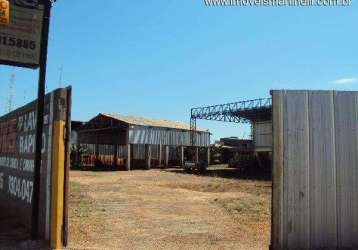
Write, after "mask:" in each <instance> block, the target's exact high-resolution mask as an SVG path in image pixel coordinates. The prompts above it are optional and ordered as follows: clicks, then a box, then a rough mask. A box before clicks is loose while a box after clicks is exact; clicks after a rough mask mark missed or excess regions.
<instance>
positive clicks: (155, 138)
mask: <svg viewBox="0 0 358 250" xmlns="http://www.w3.org/2000/svg"><path fill="white" fill-rule="evenodd" d="M129 143H130V144H154V145H159V144H161V145H171V146H181V145H183V146H191V142H190V131H183V130H178V129H166V128H154V127H153V128H150V127H144V126H130V128H129ZM197 146H199V147H208V146H210V133H209V132H198V133H197Z"/></svg>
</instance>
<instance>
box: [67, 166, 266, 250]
mask: <svg viewBox="0 0 358 250" xmlns="http://www.w3.org/2000/svg"><path fill="white" fill-rule="evenodd" d="M70 178H71V197H70V246H69V249H268V247H269V241H270V240H269V239H270V207H271V205H270V202H271V201H270V199H271V198H270V197H271V182H270V181H268V180H253V179H251V180H250V179H245V178H243V177H241V176H240V175H239V174H238V172H237V170H235V169H228V168H224V167H220V168H211V169H210V170H209V171H208V172H207V173H205V174H203V175H201V174H195V173H194V174H186V173H184V172H183V171H182V170H181V169H168V170H159V169H157V170H150V171H144V170H136V171H131V172H92V171H86V172H85V171H72V172H71V176H70Z"/></svg>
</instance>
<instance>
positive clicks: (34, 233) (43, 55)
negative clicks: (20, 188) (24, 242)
mask: <svg viewBox="0 0 358 250" xmlns="http://www.w3.org/2000/svg"><path fill="white" fill-rule="evenodd" d="M51 5H52V2H51V0H45V1H44V8H45V9H44V16H43V26H42V33H41V52H40V72H39V87H38V99H37V121H36V150H35V169H34V190H33V197H32V228H31V237H32V240H37V239H38V238H39V237H38V231H39V225H38V218H39V200H40V194H39V192H40V179H41V162H42V154H41V151H42V133H43V124H44V106H45V84H46V65H47V48H48V34H49V27H50V16H51Z"/></svg>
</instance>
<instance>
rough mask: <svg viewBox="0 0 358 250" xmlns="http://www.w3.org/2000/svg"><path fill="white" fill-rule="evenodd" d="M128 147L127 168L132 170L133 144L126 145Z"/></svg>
mask: <svg viewBox="0 0 358 250" xmlns="http://www.w3.org/2000/svg"><path fill="white" fill-rule="evenodd" d="M126 148H127V154H126V155H127V159H126V170H127V171H130V170H131V144H127V145H126Z"/></svg>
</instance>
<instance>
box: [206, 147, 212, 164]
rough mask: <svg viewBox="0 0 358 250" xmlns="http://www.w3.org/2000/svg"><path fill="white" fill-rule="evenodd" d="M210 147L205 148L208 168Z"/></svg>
mask: <svg viewBox="0 0 358 250" xmlns="http://www.w3.org/2000/svg"><path fill="white" fill-rule="evenodd" d="M210 149H211V148H210V146H209V147H207V148H206V162H207V164H208V166H209V165H210Z"/></svg>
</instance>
